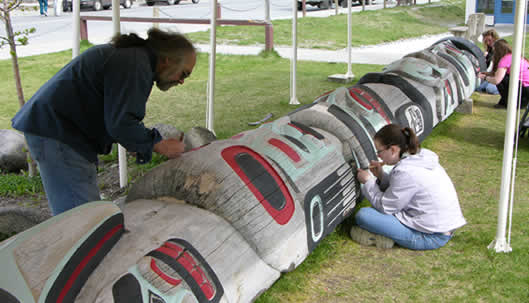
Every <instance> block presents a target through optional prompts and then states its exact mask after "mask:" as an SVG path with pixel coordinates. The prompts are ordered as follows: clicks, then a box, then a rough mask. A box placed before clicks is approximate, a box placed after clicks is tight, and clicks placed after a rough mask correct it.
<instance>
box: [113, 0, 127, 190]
mask: <svg viewBox="0 0 529 303" xmlns="http://www.w3.org/2000/svg"><path fill="white" fill-rule="evenodd" d="M119 9H120V4H119V0H112V32H113V33H114V35H119V34H120V33H121V27H120V25H121V22H120V16H119ZM118 163H119V187H121V188H123V187H125V186H127V183H128V172H127V150H126V149H125V148H124V147H123V146H121V144H118Z"/></svg>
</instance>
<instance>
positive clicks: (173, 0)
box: [145, 0, 200, 6]
mask: <svg viewBox="0 0 529 303" xmlns="http://www.w3.org/2000/svg"><path fill="white" fill-rule="evenodd" d="M180 1H182V0H145V3H147V5H148V6H153V5H154V3H155V2H165V3H167V4H168V5H174V4H178V3H180ZM191 1H192V2H193V3H195V4H197V3H198V1H200V0H191Z"/></svg>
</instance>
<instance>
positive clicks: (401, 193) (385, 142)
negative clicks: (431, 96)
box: [351, 124, 466, 250]
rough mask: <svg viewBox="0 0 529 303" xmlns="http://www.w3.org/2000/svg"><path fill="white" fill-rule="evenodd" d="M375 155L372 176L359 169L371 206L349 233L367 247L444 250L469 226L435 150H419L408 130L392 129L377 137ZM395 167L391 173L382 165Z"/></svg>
mask: <svg viewBox="0 0 529 303" xmlns="http://www.w3.org/2000/svg"><path fill="white" fill-rule="evenodd" d="M375 147H376V148H377V155H378V156H379V157H380V159H382V161H383V162H377V161H371V164H370V171H368V170H362V169H358V180H359V181H360V182H361V183H362V184H363V186H362V194H363V195H364V197H366V198H367V199H368V200H369V202H371V205H372V206H373V207H364V208H361V209H360V210H359V211H358V212H357V214H356V216H355V219H356V224H357V225H358V226H353V228H352V229H351V237H352V238H353V240H355V241H357V242H359V243H360V244H364V245H371V244H376V245H377V247H383V248H390V247H392V246H393V243H394V242H396V243H397V244H398V245H399V246H401V247H406V248H409V249H416V250H427V249H436V248H439V247H442V246H444V245H445V244H446V243H447V242H448V241H449V240H450V239H451V238H452V235H453V232H454V231H455V230H456V229H457V228H459V227H461V226H463V225H465V224H466V221H465V218H464V217H463V214H462V212H461V208H460V206H459V201H458V198H457V193H456V190H455V188H454V185H453V184H452V181H451V180H450V178H449V177H448V175H447V174H446V172H445V170H444V169H443V167H441V165H440V164H439V157H438V156H437V155H436V154H435V153H434V152H432V151H430V150H428V149H425V148H420V146H419V141H418V139H417V136H416V135H415V133H414V132H413V130H412V129H411V128H409V127H406V128H401V127H400V126H398V125H395V124H390V125H386V126H384V127H383V128H381V129H380V130H379V131H378V132H377V133H376V135H375ZM385 164H387V165H394V167H393V169H392V171H391V173H389V174H387V173H385V172H384V171H383V170H382V166H383V165H385Z"/></svg>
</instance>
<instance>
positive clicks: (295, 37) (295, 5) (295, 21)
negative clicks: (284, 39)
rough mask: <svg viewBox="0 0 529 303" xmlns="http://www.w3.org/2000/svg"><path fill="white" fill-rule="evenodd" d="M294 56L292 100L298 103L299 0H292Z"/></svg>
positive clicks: (291, 87)
mask: <svg viewBox="0 0 529 303" xmlns="http://www.w3.org/2000/svg"><path fill="white" fill-rule="evenodd" d="M292 3H293V6H292V58H290V102H289V104H292V105H296V104H299V101H298V99H297V97H296V61H297V60H298V35H297V34H298V33H297V24H298V1H297V0H292Z"/></svg>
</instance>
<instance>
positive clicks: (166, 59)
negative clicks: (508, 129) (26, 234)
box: [12, 28, 196, 215]
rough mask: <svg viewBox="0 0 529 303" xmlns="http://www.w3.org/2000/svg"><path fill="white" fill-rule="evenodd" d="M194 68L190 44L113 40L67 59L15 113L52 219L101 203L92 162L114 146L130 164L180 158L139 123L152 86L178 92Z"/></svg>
mask: <svg viewBox="0 0 529 303" xmlns="http://www.w3.org/2000/svg"><path fill="white" fill-rule="evenodd" d="M195 62H196V50H195V48H194V46H193V44H192V43H191V42H190V41H189V40H188V39H187V38H186V37H185V36H183V35H181V34H179V33H172V32H164V31H162V30H159V29H156V28H151V29H150V30H149V31H148V38H147V39H143V38H140V37H138V36H137V35H136V34H129V35H117V36H115V37H114V38H113V39H112V41H111V43H109V44H102V45H96V46H93V47H91V48H90V49H88V50H86V51H85V52H83V53H82V54H81V55H79V56H77V57H76V58H74V59H73V60H72V61H71V62H70V63H68V64H67V65H66V66H65V67H63V68H62V69H61V70H60V71H59V72H58V73H57V74H55V76H53V77H52V78H51V79H50V80H48V82H46V83H45V84H44V85H43V86H42V87H41V88H40V89H39V90H38V91H37V92H36V93H35V95H34V96H33V97H32V98H31V99H30V100H29V101H28V102H27V103H26V104H25V105H24V106H23V107H22V108H21V109H20V111H19V112H18V113H17V114H16V115H15V117H14V118H13V119H12V122H13V123H12V125H13V128H14V129H18V130H20V131H22V132H24V136H25V137H26V141H27V144H28V146H29V151H30V153H31V156H32V157H33V159H34V160H35V161H36V162H37V165H38V167H39V170H40V175H41V177H42V183H43V185H44V189H45V191H46V196H47V198H48V203H49V205H50V208H51V211H52V214H53V215H57V214H60V213H62V212H64V211H67V210H69V209H71V208H74V207H76V206H79V205H81V204H83V203H86V202H90V201H97V200H100V197H99V188H98V185H97V161H98V158H97V156H98V154H108V153H109V152H110V150H111V148H112V144H113V143H116V142H117V143H119V144H121V145H122V146H123V147H125V148H126V149H127V150H128V151H130V152H135V153H136V162H137V163H146V162H149V161H150V160H151V158H152V152H153V151H154V152H157V153H159V154H162V155H165V156H167V157H168V158H176V157H178V156H180V154H181V153H182V152H183V151H184V148H185V145H184V143H183V142H182V141H181V140H179V139H166V140H162V136H161V135H160V133H159V132H158V131H157V130H156V129H155V128H154V129H148V128H146V127H145V126H144V125H143V122H142V120H143V118H144V117H145V110H146V104H147V100H148V98H149V95H150V93H151V90H152V87H153V84H155V83H156V85H157V86H158V88H159V89H160V90H162V91H167V90H169V88H171V87H173V86H176V85H178V84H183V83H184V79H186V78H187V77H189V75H191V72H192V71H193V68H194V67H195Z"/></svg>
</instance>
